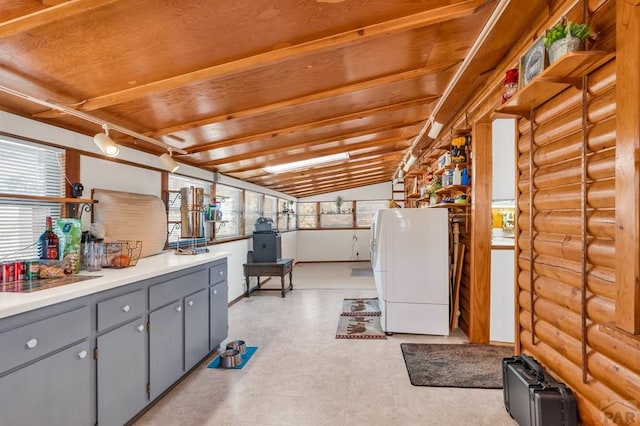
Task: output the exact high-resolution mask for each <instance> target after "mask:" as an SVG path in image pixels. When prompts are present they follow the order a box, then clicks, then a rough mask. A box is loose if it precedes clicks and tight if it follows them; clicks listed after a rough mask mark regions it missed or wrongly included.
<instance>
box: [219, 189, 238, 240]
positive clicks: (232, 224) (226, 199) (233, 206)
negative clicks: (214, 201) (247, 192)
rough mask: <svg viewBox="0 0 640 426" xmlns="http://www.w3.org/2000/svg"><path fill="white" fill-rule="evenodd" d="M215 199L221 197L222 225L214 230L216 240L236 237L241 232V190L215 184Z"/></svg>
mask: <svg viewBox="0 0 640 426" xmlns="http://www.w3.org/2000/svg"><path fill="white" fill-rule="evenodd" d="M216 197H222V198H221V201H222V203H221V204H220V210H222V224H221V226H219V227H218V228H217V229H216V235H215V238H216V239H225V238H230V237H237V236H239V235H240V234H241V230H242V221H241V217H242V189H238V188H234V187H232V186H227V185H221V184H216Z"/></svg>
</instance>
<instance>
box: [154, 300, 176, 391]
mask: <svg viewBox="0 0 640 426" xmlns="http://www.w3.org/2000/svg"><path fill="white" fill-rule="evenodd" d="M182 311H183V308H182V300H180V301H176V302H174V303H171V304H170V305H167V306H165V307H164V308H160V309H158V310H157V311H154V312H151V313H150V314H149V323H150V324H151V330H150V331H149V385H150V386H151V393H150V398H151V400H154V399H155V398H157V397H158V395H160V394H161V393H162V392H164V391H165V390H166V389H167V388H168V387H169V386H171V385H172V384H173V383H174V382H175V381H176V380H178V379H179V378H180V377H181V376H182V372H183V371H184V370H183V368H182V367H183V360H182V358H183V354H184V343H183V334H182V330H183V328H182V324H183V316H182V313H183V312H182Z"/></svg>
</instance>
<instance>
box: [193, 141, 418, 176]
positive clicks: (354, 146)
mask: <svg viewBox="0 0 640 426" xmlns="http://www.w3.org/2000/svg"><path fill="white" fill-rule="evenodd" d="M409 139H411V136H394V137H391V138H384V139H374V140H368V141H364V142H357V143H351V144H340V145H335V146H331V147H328V148H322V149H316V150H310V151H305V152H301V153H299V154H293V155H279V156H278V157H277V159H274V158H264V157H269V156H263V157H260V158H264V159H263V160H258V161H252V162H251V163H250V164H247V166H257V167H263V166H275V165H279V164H286V163H292V162H294V161H298V160H306V159H307V158H309V157H317V156H322V155H330V154H337V153H342V152H348V151H356V150H359V149H365V148H372V147H376V146H378V145H385V144H389V143H394V142H400V141H402V140H405V141H408V140H409ZM275 154H277V153H275ZM275 154H274V155H275ZM225 164H232V163H231V162H225V163H221V164H220V163H219V164H218V165H222V166H224V165H225ZM234 164H235V163H234ZM210 165H211V164H210V163H209V162H207V163H203V164H200V166H210ZM238 166H240V165H238ZM222 168H224V167H222ZM235 170H239V169H235Z"/></svg>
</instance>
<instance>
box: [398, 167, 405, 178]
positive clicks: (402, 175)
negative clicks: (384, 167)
mask: <svg viewBox="0 0 640 426" xmlns="http://www.w3.org/2000/svg"><path fill="white" fill-rule="evenodd" d="M398 179H404V170H402V169H400V170H398Z"/></svg>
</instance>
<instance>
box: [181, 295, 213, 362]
mask: <svg viewBox="0 0 640 426" xmlns="http://www.w3.org/2000/svg"><path fill="white" fill-rule="evenodd" d="M208 320H209V291H208V289H206V288H204V289H202V290H200V291H199V292H197V293H194V294H191V295H189V296H187V297H185V298H184V370H185V371H188V370H190V369H191V368H192V367H193V366H194V365H196V364H197V363H198V362H199V361H200V360H202V358H204V357H205V356H207V354H208V353H209V321H208Z"/></svg>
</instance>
